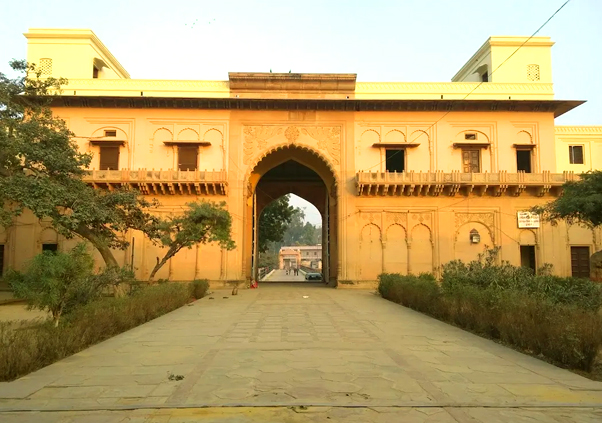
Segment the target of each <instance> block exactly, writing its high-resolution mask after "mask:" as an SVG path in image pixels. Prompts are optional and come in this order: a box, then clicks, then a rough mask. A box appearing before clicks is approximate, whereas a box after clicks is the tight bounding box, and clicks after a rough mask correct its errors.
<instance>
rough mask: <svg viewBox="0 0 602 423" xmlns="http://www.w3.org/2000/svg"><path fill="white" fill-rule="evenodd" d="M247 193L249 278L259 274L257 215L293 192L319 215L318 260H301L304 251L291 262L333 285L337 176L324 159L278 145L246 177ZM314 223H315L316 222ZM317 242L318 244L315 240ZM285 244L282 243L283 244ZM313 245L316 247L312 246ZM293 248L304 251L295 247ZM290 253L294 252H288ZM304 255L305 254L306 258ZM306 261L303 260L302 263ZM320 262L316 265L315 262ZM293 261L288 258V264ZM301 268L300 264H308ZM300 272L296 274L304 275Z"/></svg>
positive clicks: (256, 277) (335, 259)
mask: <svg viewBox="0 0 602 423" xmlns="http://www.w3.org/2000/svg"><path fill="white" fill-rule="evenodd" d="M248 181H249V190H248V193H247V210H246V212H247V216H249V217H252V219H248V220H247V221H250V222H251V224H249V225H247V228H246V236H245V273H246V276H247V278H248V279H252V280H259V279H260V275H259V271H260V265H261V264H263V263H261V258H260V248H259V247H260V243H261V240H260V239H259V235H260V233H261V229H260V216H261V214H262V212H263V211H264V210H265V209H266V207H267V206H268V205H269V204H270V203H273V202H274V201H279V199H281V198H282V197H283V196H286V195H290V194H294V195H295V196H297V197H300V198H302V199H303V200H305V201H307V202H309V203H310V204H311V205H312V206H314V207H315V209H316V210H317V213H319V215H320V217H321V225H320V230H321V236H320V237H319V238H320V246H319V247H320V248H319V251H320V253H319V254H320V255H321V257H320V260H318V261H313V264H312V261H311V260H303V258H304V257H303V252H301V251H295V252H294V253H295V254H297V253H300V257H299V258H298V259H297V260H295V261H294V264H295V265H296V266H298V267H300V268H301V270H304V272H305V271H307V272H309V271H310V270H311V269H312V266H316V265H319V266H320V268H319V269H316V270H319V272H315V273H320V274H321V276H322V281H324V282H325V283H327V284H329V285H335V284H336V279H337V260H338V254H337V239H336V238H337V237H336V228H337V224H336V201H335V199H336V192H335V190H336V182H335V181H336V178H335V176H334V172H333V171H332V168H331V167H330V166H329V164H328V163H327V162H326V161H325V159H324V158H322V157H321V156H319V154H318V153H316V152H314V151H313V150H309V149H307V148H299V147H296V146H282V147H279V148H277V149H275V150H273V151H272V152H270V153H269V154H267V155H266V156H264V157H263V158H262V159H261V160H260V161H259V162H258V163H257V164H256V165H255V167H254V168H253V171H252V172H251V174H250V176H249V179H248ZM315 226H317V224H316V225H315ZM316 244H317V243H316ZM283 246H284V245H283ZM314 247H317V245H316V246H314ZM295 250H303V248H297V249H295ZM310 250H311V251H310V253H311V256H312V257H313V255H314V253H317V248H314V249H310ZM291 253H293V252H291ZM305 258H307V257H305ZM302 262H305V263H302ZM318 262H319V264H317V263H318ZM291 264H293V261H292V259H291V258H290V257H289V260H288V266H287V264H285V263H282V264H281V263H280V262H279V263H278V267H281V266H284V267H285V268H286V267H288V268H289V269H290V266H291ZM307 264H308V266H307V268H306V269H304V268H303V267H302V266H305V265H307ZM304 272H299V276H304Z"/></svg>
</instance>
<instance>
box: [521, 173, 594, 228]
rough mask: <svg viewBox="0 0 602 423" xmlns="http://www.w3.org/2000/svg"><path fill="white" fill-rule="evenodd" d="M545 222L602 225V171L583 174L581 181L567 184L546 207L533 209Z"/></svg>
mask: <svg viewBox="0 0 602 423" xmlns="http://www.w3.org/2000/svg"><path fill="white" fill-rule="evenodd" d="M531 211H533V212H535V213H539V214H540V215H541V216H542V217H543V219H544V220H548V221H552V222H555V221H557V220H565V221H567V222H568V223H576V222H581V223H585V224H586V225H589V226H591V227H597V226H600V225H602V171H599V170H594V171H590V172H587V173H583V174H581V180H580V181H571V182H566V183H565V184H564V185H563V186H562V194H561V195H560V197H558V198H556V199H555V200H554V201H551V202H549V203H548V204H546V205H544V206H537V207H533V208H532V209H531Z"/></svg>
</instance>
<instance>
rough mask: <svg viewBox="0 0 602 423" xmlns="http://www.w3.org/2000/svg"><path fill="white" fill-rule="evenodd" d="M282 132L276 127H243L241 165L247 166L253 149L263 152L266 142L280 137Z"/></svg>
mask: <svg viewBox="0 0 602 423" xmlns="http://www.w3.org/2000/svg"><path fill="white" fill-rule="evenodd" d="M282 131H283V129H282V128H281V127H277V126H245V128H244V138H245V139H244V142H243V152H244V156H243V163H244V164H249V162H250V161H251V157H252V156H253V152H254V151H255V149H256V148H257V149H258V150H263V149H264V148H265V147H266V145H267V141H268V140H269V139H270V138H272V137H275V136H276V135H280V134H281V133H282Z"/></svg>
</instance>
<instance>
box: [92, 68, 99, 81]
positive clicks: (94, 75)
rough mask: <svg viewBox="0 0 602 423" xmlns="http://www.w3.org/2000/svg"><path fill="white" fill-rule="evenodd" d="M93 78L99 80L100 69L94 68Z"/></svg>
mask: <svg viewBox="0 0 602 423" xmlns="http://www.w3.org/2000/svg"><path fill="white" fill-rule="evenodd" d="M92 78H95V79H97V78H98V68H97V67H96V66H93V67H92Z"/></svg>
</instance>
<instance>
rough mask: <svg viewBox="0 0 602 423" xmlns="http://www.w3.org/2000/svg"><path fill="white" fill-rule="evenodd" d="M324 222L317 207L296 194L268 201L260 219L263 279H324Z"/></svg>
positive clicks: (259, 256) (262, 280) (259, 249)
mask: <svg viewBox="0 0 602 423" xmlns="http://www.w3.org/2000/svg"><path fill="white" fill-rule="evenodd" d="M258 189H261V188H258ZM322 226H323V217H322V213H320V211H319V210H318V209H317V207H316V206H314V205H313V204H312V203H310V202H309V201H307V200H305V199H303V198H301V197H299V196H297V195H295V194H292V193H289V194H286V195H283V196H282V197H280V198H277V199H274V200H272V201H271V202H270V203H268V205H267V206H266V207H264V208H263V210H261V213H260V215H259V220H258V230H257V240H258V256H257V260H258V264H257V266H258V279H259V281H261V282H322V279H323V278H322V264H323V258H322Z"/></svg>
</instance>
